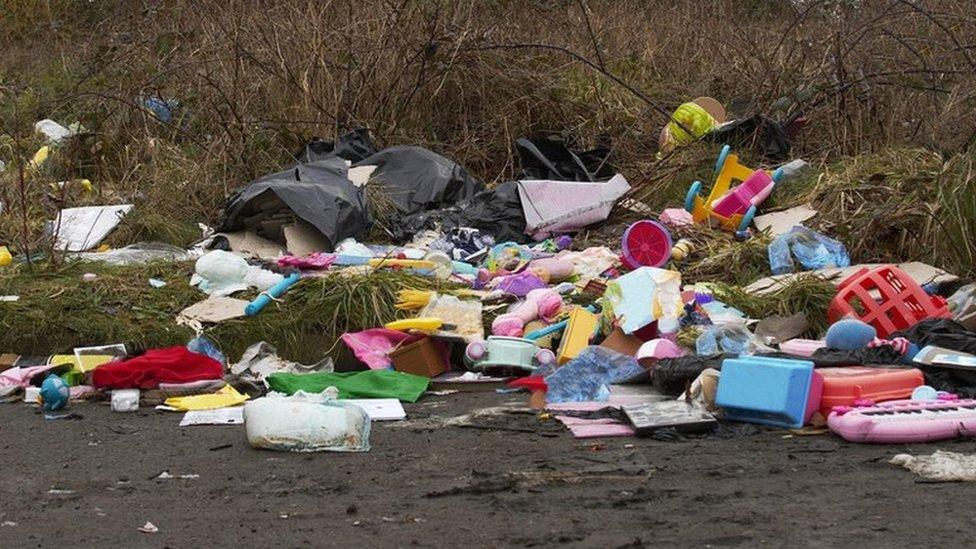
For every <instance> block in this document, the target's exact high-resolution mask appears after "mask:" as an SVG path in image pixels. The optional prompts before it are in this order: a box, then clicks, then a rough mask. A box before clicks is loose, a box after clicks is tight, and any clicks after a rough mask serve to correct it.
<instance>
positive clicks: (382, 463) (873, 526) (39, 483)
mask: <svg viewBox="0 0 976 549" xmlns="http://www.w3.org/2000/svg"><path fill="white" fill-rule="evenodd" d="M506 400H507V401H508V402H518V403H524V402H525V400H524V398H521V397H515V398H514V399H511V398H509V399H506V397H503V396H500V395H497V394H494V393H474V394H452V395H447V396H426V397H424V398H423V399H422V400H421V402H419V403H417V404H412V405H410V404H408V405H406V408H407V413H408V420H407V421H406V422H398V423H380V424H375V423H374V426H373V433H372V436H371V441H370V442H371V445H372V449H371V450H370V451H369V452H368V453H365V454H335V453H319V454H291V453H277V452H270V451H258V450H253V449H251V448H250V447H249V446H248V445H247V442H246V440H245V436H244V428H243V426H196V427H186V428H181V427H179V426H178V424H179V420H180V414H176V413H170V412H159V411H155V410H152V409H142V410H140V411H139V412H137V413H134V414H118V413H113V412H112V411H111V410H110V409H109V407H108V406H107V405H102V404H78V405H74V406H73V407H72V409H73V410H74V411H75V412H78V413H80V414H82V415H83V419H81V420H76V421H63V420H62V421H45V420H44V419H43V416H42V414H40V412H39V411H37V410H36V409H34V408H32V407H29V406H26V405H23V404H7V405H3V406H0V524H2V525H0V547H5V548H7V547H45V548H48V547H55V546H68V545H69V544H70V546H72V547H92V546H101V547H181V548H182V547H202V546H208V547H227V546H234V545H238V546H241V545H243V546H247V547H251V546H281V547H298V546H337V547H355V546H362V547H402V546H420V547H458V546H463V545H467V546H472V547H509V546H512V547H550V546H568V547H640V546H648V547H651V546H654V547H660V546H682V547H756V546H761V545H762V546H770V547H797V546H800V547H808V546H809V547H855V546H858V547H909V546H916V547H917V546H921V545H930V544H932V543H936V544H939V545H945V544H949V545H950V546H957V547H958V546H966V545H970V544H971V543H972V541H971V540H972V538H973V530H974V528H973V526H974V524H976V514H974V513H973V511H972V499H973V494H974V493H976V486H973V485H970V484H964V483H942V484H938V483H930V482H925V481H924V480H923V479H921V478H920V477H916V476H915V475H913V474H912V473H909V472H908V471H905V470H903V469H900V468H897V467H895V466H893V465H889V464H888V463H887V460H888V459H890V458H891V457H892V456H893V455H895V454H898V453H903V452H908V453H914V454H928V453H931V452H933V451H934V450H936V449H938V448H942V449H945V450H951V451H955V452H963V453H971V452H974V451H976V442H973V441H961V442H960V441H950V442H945V443H939V444H927V445H915V446H866V445H852V444H847V443H844V442H843V441H841V440H840V439H839V438H836V437H833V436H829V435H827V436H791V435H790V434H789V433H788V432H786V431H773V430H769V431H761V432H758V433H756V434H752V435H748V436H743V437H739V438H733V439H716V438H710V439H698V440H686V441H681V442H659V441H655V440H650V439H636V438H616V439H602V440H590V441H580V440H575V439H573V438H572V436H571V435H570V434H569V433H568V432H566V431H565V430H564V429H563V428H562V426H561V425H559V424H557V423H554V422H547V423H543V422H541V421H540V420H539V419H538V417H537V415H535V414H531V413H521V414H513V413H509V412H501V413H500V414H498V415H494V416H492V415H484V416H481V417H475V418H473V419H471V420H470V421H468V422H467V423H468V425H466V426H463V427H461V426H445V425H444V422H443V420H442V418H446V417H452V416H457V415H462V414H466V413H468V412H470V411H472V410H475V409H479V408H488V407H494V406H499V405H500V404H502V403H504V402H506ZM455 423H464V422H458V421H455ZM163 471H167V472H168V473H170V474H172V475H175V476H180V475H199V476H198V477H195V478H184V479H181V478H172V479H158V478H157V477H159V475H160V473H162V472H163ZM146 522H152V523H153V524H154V525H155V526H156V527H158V529H159V531H158V532H157V533H154V534H146V533H141V532H139V530H138V529H139V528H140V527H142V526H143V525H144V524H145V523H146Z"/></svg>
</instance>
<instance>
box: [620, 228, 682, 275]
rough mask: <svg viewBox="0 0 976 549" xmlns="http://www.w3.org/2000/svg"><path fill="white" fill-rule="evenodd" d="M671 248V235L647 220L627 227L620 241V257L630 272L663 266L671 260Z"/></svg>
mask: <svg viewBox="0 0 976 549" xmlns="http://www.w3.org/2000/svg"><path fill="white" fill-rule="evenodd" d="M671 246H672V243H671V233H669V232H668V230H667V229H665V228H664V225H661V224H660V223H657V222H656V221H651V220H649V219H645V220H643V221H638V222H636V223H634V224H632V225H631V226H630V227H627V230H626V231H624V236H623V238H622V239H621V240H620V248H621V256H622V259H623V261H624V264H625V265H626V266H627V268H628V269H630V270H634V269H637V268H640V267H660V266H661V265H664V264H665V263H667V262H668V259H670V258H671Z"/></svg>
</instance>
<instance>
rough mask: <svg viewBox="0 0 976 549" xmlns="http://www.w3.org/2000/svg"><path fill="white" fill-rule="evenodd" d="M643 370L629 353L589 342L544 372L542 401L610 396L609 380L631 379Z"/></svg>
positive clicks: (577, 399)
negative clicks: (543, 396)
mask: <svg viewBox="0 0 976 549" xmlns="http://www.w3.org/2000/svg"><path fill="white" fill-rule="evenodd" d="M645 371H646V370H644V368H643V367H642V366H641V365H640V364H638V363H637V359H636V358H634V357H632V356H627V355H624V354H621V353H618V352H616V351H613V350H610V349H607V348H606V347H598V346H593V345H591V346H589V347H587V348H586V349H583V352H581V353H580V354H579V356H577V357H576V358H574V359H572V360H570V361H569V362H567V363H566V364H564V365H563V366H562V367H561V368H559V369H558V370H556V371H555V372H553V373H552V374H549V375H548V376H546V386H547V387H548V390H547V391H546V401H547V402H550V403H553V404H555V403H559V402H585V401H591V400H593V401H598V402H602V401H605V400H607V399H608V398H610V387H609V386H610V384H612V383H619V382H622V381H626V380H629V379H632V378H634V377H636V376H638V375H640V374H643V373H644V372H645Z"/></svg>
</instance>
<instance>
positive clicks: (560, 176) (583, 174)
mask: <svg viewBox="0 0 976 549" xmlns="http://www.w3.org/2000/svg"><path fill="white" fill-rule="evenodd" d="M515 147H516V149H517V150H518V154H519V159H520V160H521V162H522V174H523V176H524V178H525V179H548V180H552V181H599V180H604V179H609V178H611V177H613V176H614V174H615V173H616V170H615V168H614V167H613V166H612V165H610V163H609V162H608V161H607V158H608V156H609V154H610V150H609V149H604V148H600V149H593V150H590V151H585V152H582V153H579V154H576V153H574V152H573V151H571V150H569V148H567V147H566V145H565V144H563V143H562V142H559V141H555V140H552V139H526V138H521V139H517V140H516V141H515Z"/></svg>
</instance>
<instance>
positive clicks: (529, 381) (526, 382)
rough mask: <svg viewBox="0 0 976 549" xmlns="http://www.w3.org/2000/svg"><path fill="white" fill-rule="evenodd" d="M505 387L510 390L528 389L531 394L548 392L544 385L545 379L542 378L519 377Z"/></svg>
mask: <svg viewBox="0 0 976 549" xmlns="http://www.w3.org/2000/svg"><path fill="white" fill-rule="evenodd" d="M505 386H506V387H508V388H510V389H528V390H529V391H532V392H533V393H534V392H536V391H543V392H545V391H548V390H549V387H548V386H547V385H546V378H544V377H542V376H527V377H520V378H516V379H513V380H512V381H509V382H508V384H507V385H505Z"/></svg>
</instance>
